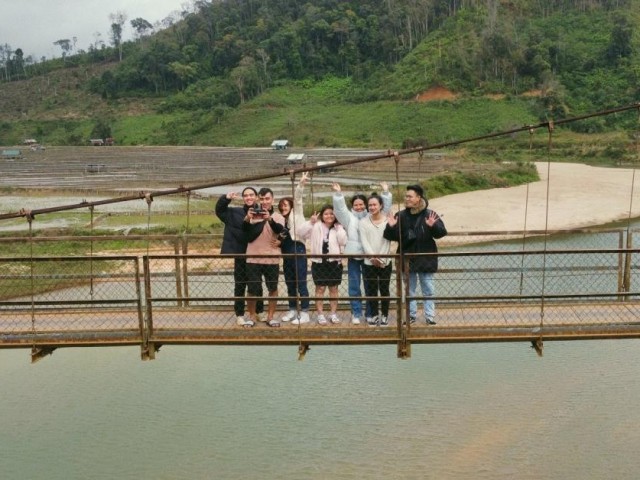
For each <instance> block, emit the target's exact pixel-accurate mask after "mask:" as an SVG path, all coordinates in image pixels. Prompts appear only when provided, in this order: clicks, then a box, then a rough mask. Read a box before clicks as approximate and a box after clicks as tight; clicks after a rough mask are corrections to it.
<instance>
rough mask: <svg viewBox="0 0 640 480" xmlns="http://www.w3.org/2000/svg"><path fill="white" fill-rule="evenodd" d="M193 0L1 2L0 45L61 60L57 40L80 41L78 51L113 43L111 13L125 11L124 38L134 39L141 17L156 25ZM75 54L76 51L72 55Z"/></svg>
mask: <svg viewBox="0 0 640 480" xmlns="http://www.w3.org/2000/svg"><path fill="white" fill-rule="evenodd" d="M183 4H184V5H185V6H188V5H190V4H192V2H191V1H190V0H0V44H2V45H5V44H9V46H10V47H11V49H12V50H14V51H15V50H16V49H18V48H21V49H22V51H23V53H24V56H25V57H27V56H28V55H33V57H34V59H36V60H39V59H40V58H41V57H42V56H46V57H47V58H53V57H56V58H59V57H60V56H61V54H62V50H61V48H60V47H59V46H58V45H54V44H53V42H55V41H56V40H62V39H69V40H70V41H71V42H72V43H73V37H76V38H77V43H76V49H77V50H80V49H83V50H87V49H88V48H89V45H90V44H93V43H95V42H96V35H95V33H96V32H99V33H100V37H99V38H100V40H102V41H103V42H104V43H105V44H107V45H109V44H110V35H109V34H110V31H111V22H110V20H109V14H112V13H117V12H124V13H125V14H126V16H127V21H126V22H125V25H124V31H123V38H124V40H130V39H131V38H133V31H132V29H131V24H130V23H129V22H130V21H131V20H133V19H134V18H138V17H142V18H144V19H145V20H147V21H148V22H149V23H151V24H152V25H154V24H155V23H156V22H159V21H161V20H163V19H165V18H166V17H168V16H170V15H171V14H172V12H180V11H181V10H183V8H182V6H183ZM72 53H74V52H72Z"/></svg>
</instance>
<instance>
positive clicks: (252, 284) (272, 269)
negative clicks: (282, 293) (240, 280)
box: [247, 263, 280, 297]
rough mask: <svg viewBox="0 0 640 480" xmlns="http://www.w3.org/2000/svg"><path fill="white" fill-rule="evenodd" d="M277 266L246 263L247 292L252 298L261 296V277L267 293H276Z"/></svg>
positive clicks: (278, 268)
mask: <svg viewBox="0 0 640 480" xmlns="http://www.w3.org/2000/svg"><path fill="white" fill-rule="evenodd" d="M279 270H280V266H279V265H273V264H264V263H247V291H248V292H249V295H250V296H252V297H260V296H262V277H264V283H265V284H266V285H267V291H268V292H277V291H278V272H279Z"/></svg>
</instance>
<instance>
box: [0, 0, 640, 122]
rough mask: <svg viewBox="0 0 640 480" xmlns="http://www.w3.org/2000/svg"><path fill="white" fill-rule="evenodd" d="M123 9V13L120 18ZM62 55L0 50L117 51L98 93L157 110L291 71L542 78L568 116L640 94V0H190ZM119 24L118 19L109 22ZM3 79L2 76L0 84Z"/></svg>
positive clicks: (29, 71)
mask: <svg viewBox="0 0 640 480" xmlns="http://www.w3.org/2000/svg"><path fill="white" fill-rule="evenodd" d="M120 21H121V22H122V21H124V19H123V18H121V19H120ZM145 22H146V21H145V20H144V19H134V20H131V22H130V23H131V26H132V28H135V29H136V30H137V32H138V35H137V36H136V39H135V40H134V41H130V42H120V41H119V39H118V36H117V35H113V36H112V44H111V45H110V46H105V45H104V44H103V45H102V46H101V48H90V49H89V51H88V52H79V53H76V54H74V55H68V56H64V55H63V58H62V59H57V60H55V61H46V62H41V63H31V64H29V65H27V64H25V61H24V59H23V58H22V52H21V51H20V49H17V50H15V51H12V53H13V54H12V55H7V52H5V54H4V55H3V57H2V63H1V65H0V66H1V67H2V68H1V69H0V71H2V80H3V81H4V82H7V81H21V80H24V79H25V78H26V77H29V76H31V75H38V74H42V73H47V71H48V70H50V69H52V68H71V67H78V66H86V65H91V64H104V63H106V62H114V63H115V64H116V66H115V68H109V69H105V70H104V71H103V72H102V73H101V74H100V75H99V76H94V77H92V78H90V79H88V80H87V81H86V82H84V83H83V85H82V88H84V89H86V90H87V91H89V92H92V93H93V94H96V95H99V96H101V97H102V99H103V100H105V101H109V100H114V99H122V98H132V97H138V98H139V97H147V98H154V97H155V98H157V97H160V98H162V99H164V101H163V102H162V103H161V105H160V106H159V107H158V108H159V111H160V112H163V113H171V112H180V111H198V110H207V111H217V112H219V115H222V114H223V113H224V112H226V111H228V110H229V109H234V108H237V107H238V106H241V105H243V104H244V103H245V102H247V101H249V100H250V99H253V98H256V97H257V96H259V95H261V94H263V93H264V92H266V91H267V90H269V89H270V88H273V87H278V86H282V85H286V84H288V83H289V84H290V83H291V82H298V84H300V82H302V84H304V82H309V83H310V84H311V83H313V82H317V81H320V80H323V79H325V80H326V79H327V78H339V79H344V80H345V81H344V82H340V83H339V85H340V100H341V101H343V102H348V103H352V104H359V103H364V102H372V101H380V100H391V101H396V100H407V99H412V98H414V97H415V96H416V95H418V94H420V93H421V92H423V91H425V90H426V89H428V88H430V87H434V86H442V87H445V88H448V89H450V90H452V91H454V92H463V93H464V94H465V95H467V96H474V95H475V96H478V95H491V94H493V95H498V94H500V95H520V94H522V93H524V92H528V91H532V90H535V91H537V92H538V94H537V98H538V108H539V112H540V114H539V115H540V116H541V117H544V116H552V117H554V118H562V117H564V116H567V115H578V114H581V113H584V112H588V111H594V110H598V109H605V108H608V107H611V106H615V105H621V104H627V103H632V102H634V101H637V100H638V98H639V97H640V95H639V94H640V78H639V77H640V55H639V51H640V46H639V45H640V40H639V38H638V25H640V0H385V1H378V2H364V1H346V2H345V1H337V0H316V1H314V2H313V3H311V2H306V3H305V2H299V1H296V0H211V1H205V0H195V1H193V2H192V4H191V8H189V9H187V10H185V11H183V13H182V17H181V18H180V19H179V20H178V21H176V22H173V23H172V24H171V25H168V26H167V27H166V28H164V29H161V30H159V31H157V32H155V33H153V34H147V27H150V25H148V22H146V23H145ZM112 28H113V29H114V32H117V31H118V28H120V31H121V28H122V24H118V23H114V24H113V25H112ZM1 88H2V86H1V84H0V89H1Z"/></svg>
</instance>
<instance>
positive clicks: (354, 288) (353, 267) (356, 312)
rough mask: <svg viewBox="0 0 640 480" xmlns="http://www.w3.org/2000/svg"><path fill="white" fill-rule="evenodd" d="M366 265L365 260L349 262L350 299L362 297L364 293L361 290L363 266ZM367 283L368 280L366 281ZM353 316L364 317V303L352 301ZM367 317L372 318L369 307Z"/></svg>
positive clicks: (350, 260)
mask: <svg viewBox="0 0 640 480" xmlns="http://www.w3.org/2000/svg"><path fill="white" fill-rule="evenodd" d="M363 265H364V260H356V259H355V258H350V259H349V260H348V261H347V279H348V282H349V296H350V297H361V296H362V291H361V290H360V285H361V283H362V273H363V269H362V266H363ZM365 281H366V279H365ZM365 290H366V288H365ZM350 303H351V315H353V316H354V317H358V318H360V317H362V304H363V301H362V300H361V299H360V300H351V302H350ZM366 312H367V313H366V315H367V317H370V316H371V311H370V307H369V306H368V305H367V307H366Z"/></svg>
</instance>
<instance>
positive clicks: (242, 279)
mask: <svg viewBox="0 0 640 480" xmlns="http://www.w3.org/2000/svg"><path fill="white" fill-rule="evenodd" d="M236 198H238V194H237V193H236V192H229V193H227V194H226V195H225V196H222V197H220V198H219V199H218V202H217V203H216V215H217V216H218V218H220V220H221V221H222V223H224V235H223V237H222V248H221V249H220V253H229V254H240V255H241V256H240V257H236V258H234V260H233V281H234V284H235V286H234V289H233V296H234V297H244V295H245V292H246V289H247V280H248V278H247V260H246V258H245V256H244V254H245V253H246V252H247V238H246V235H245V233H244V231H243V229H242V224H243V223H244V218H245V216H246V215H247V211H248V210H249V209H250V208H253V206H254V205H255V203H256V201H257V199H258V192H257V191H256V189H255V188H253V187H246V188H245V189H244V190H242V201H243V202H244V205H243V206H242V207H230V206H229V205H230V204H231V202H232V201H233V200H234V199H236ZM261 295H262V294H261ZM244 305H245V302H244V299H241V298H237V299H236V300H235V301H234V303H233V310H234V312H235V314H236V323H237V324H238V325H239V326H241V327H251V326H253V322H252V321H251V320H250V319H245V318H244ZM263 308H264V307H263V302H262V301H259V302H258V305H257V312H258V313H261V312H262V311H263Z"/></svg>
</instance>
